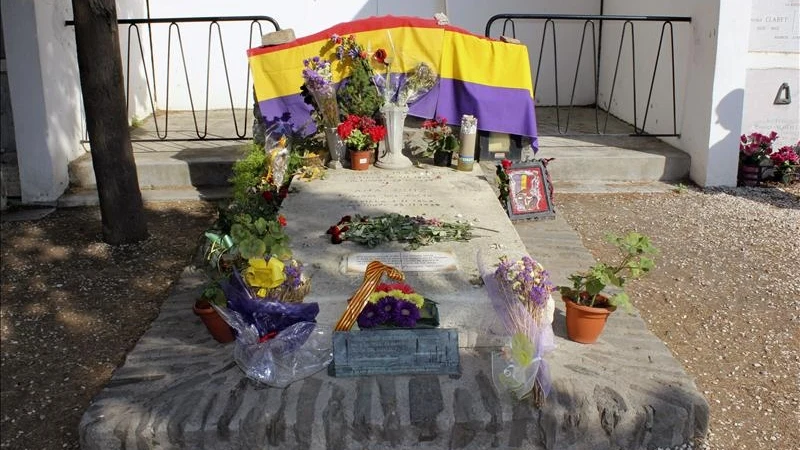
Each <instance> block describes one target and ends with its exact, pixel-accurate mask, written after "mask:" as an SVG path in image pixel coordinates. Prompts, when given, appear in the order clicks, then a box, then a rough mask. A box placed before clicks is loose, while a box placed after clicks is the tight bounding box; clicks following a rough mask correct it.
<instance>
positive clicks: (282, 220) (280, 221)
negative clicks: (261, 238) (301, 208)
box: [278, 214, 286, 227]
mask: <svg viewBox="0 0 800 450" xmlns="http://www.w3.org/2000/svg"><path fill="white" fill-rule="evenodd" d="M278 223H279V224H281V226H282V227H285V226H286V217H283V215H282V214H281V215H279V216H278Z"/></svg>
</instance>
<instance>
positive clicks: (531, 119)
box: [409, 78, 537, 143]
mask: <svg viewBox="0 0 800 450" xmlns="http://www.w3.org/2000/svg"><path fill="white" fill-rule="evenodd" d="M435 89H436V90H438V92H430V93H429V94H428V95H426V96H425V97H424V98H422V99H420V101H419V102H418V103H415V104H414V105H412V106H411V107H410V108H409V109H410V110H409V114H414V115H415V116H416V115H418V113H421V114H419V115H421V117H426V118H431V117H432V115H430V114H431V109H430V108H431V106H432V105H431V104H430V99H433V100H434V101H435V114H436V116H442V117H447V119H448V121H449V122H450V123H453V124H458V123H459V122H460V121H461V116H462V115H464V114H471V115H473V116H475V117H477V118H478V129H479V130H481V131H494V132H498V133H508V134H517V135H520V136H529V137H532V138H534V143H535V141H536V137H537V132H536V112H535V110H534V104H533V99H532V98H531V97H530V93H529V92H528V90H527V89H513V88H502V87H494V86H486V85H483V84H477V83H468V82H464V81H459V80H453V79H449V78H442V79H440V80H439V83H438V84H437V86H436V88H435ZM417 108H419V110H418V109H417Z"/></svg>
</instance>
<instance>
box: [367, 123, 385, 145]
mask: <svg viewBox="0 0 800 450" xmlns="http://www.w3.org/2000/svg"><path fill="white" fill-rule="evenodd" d="M368 133H369V137H370V139H372V142H380V140H381V139H383V137H384V136H386V128H384V127H382V126H375V127H372V128H370V129H369V130H368Z"/></svg>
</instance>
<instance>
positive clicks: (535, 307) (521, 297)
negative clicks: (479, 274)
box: [494, 256, 555, 317]
mask: <svg viewBox="0 0 800 450" xmlns="http://www.w3.org/2000/svg"><path fill="white" fill-rule="evenodd" d="M494 276H495V278H496V279H497V282H498V284H499V286H500V288H501V289H502V290H503V291H505V292H506V293H507V294H509V296H510V297H511V298H515V299H516V300H517V301H519V302H520V303H521V304H522V305H523V306H524V307H525V309H526V310H527V311H528V312H529V313H530V314H531V315H532V316H534V317H536V315H537V314H540V312H541V310H542V309H543V308H544V306H545V304H546V303H547V299H548V298H549V297H550V293H551V292H553V291H554V290H555V286H554V285H553V283H552V282H551V281H550V274H549V273H548V272H547V271H546V270H544V267H542V265H541V264H539V263H538V262H537V261H536V260H534V259H532V258H531V257H530V256H524V257H522V259H519V260H516V261H511V260H509V259H508V257H505V256H503V257H501V258H500V264H498V266H497V270H495V273H494Z"/></svg>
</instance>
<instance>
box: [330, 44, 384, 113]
mask: <svg viewBox="0 0 800 450" xmlns="http://www.w3.org/2000/svg"><path fill="white" fill-rule="evenodd" d="M330 44H333V45H335V46H336V57H337V59H339V61H341V64H339V70H340V72H343V71H344V68H345V67H348V66H349V67H350V69H351V72H350V77H349V78H347V79H346V80H345V81H344V82H343V83H342V84H341V85H340V86H339V90H338V91H337V92H336V99H337V102H338V104H339V112H340V113H341V114H342V115H344V116H347V115H350V114H353V115H356V116H366V117H375V115H376V114H377V113H378V110H379V109H380V107H381V106H383V102H384V99H383V97H382V96H381V94H380V93H379V92H378V88H377V86H375V83H374V82H373V76H374V75H375V73H374V71H373V70H372V66H370V63H369V55H368V54H367V52H365V51H364V49H363V48H362V47H361V45H360V44H358V43H357V42H356V41H355V38H354V37H353V36H344V37H341V36H336V35H334V36H331V41H330Z"/></svg>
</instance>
